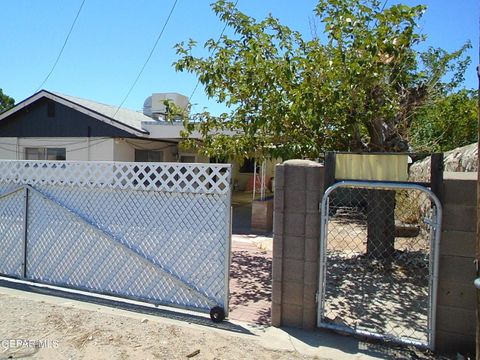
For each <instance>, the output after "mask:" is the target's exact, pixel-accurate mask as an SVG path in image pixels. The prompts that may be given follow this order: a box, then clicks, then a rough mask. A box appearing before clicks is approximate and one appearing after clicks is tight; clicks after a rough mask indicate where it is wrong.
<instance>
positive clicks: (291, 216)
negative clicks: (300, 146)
mask: <svg viewBox="0 0 480 360" xmlns="http://www.w3.org/2000/svg"><path fill="white" fill-rule="evenodd" d="M323 180H324V167H323V165H320V164H319V163H316V162H313V161H308V160H289V161H286V162H284V163H283V164H281V165H277V166H276V171H275V201H274V223H273V264H272V267H273V286H272V325H273V326H282V325H284V326H293V327H299V328H304V329H312V328H314V327H315V326H316V311H317V304H316V299H315V298H316V293H317V290H318V271H319V243H320V212H319V210H318V209H319V204H320V201H321V198H322V194H323Z"/></svg>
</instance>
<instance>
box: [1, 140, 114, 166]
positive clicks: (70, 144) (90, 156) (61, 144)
mask: <svg viewBox="0 0 480 360" xmlns="http://www.w3.org/2000/svg"><path fill="white" fill-rule="evenodd" d="M113 144H114V140H113V139H110V138H107V139H106V138H94V137H92V138H90V140H88V138H0V159H7V160H24V159H25V148H28V147H47V148H65V149H66V158H67V160H85V161H86V160H101V161H112V160H113Z"/></svg>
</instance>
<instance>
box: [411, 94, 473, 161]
mask: <svg viewBox="0 0 480 360" xmlns="http://www.w3.org/2000/svg"><path fill="white" fill-rule="evenodd" d="M477 126H478V120H477V94H476V92H475V91H473V90H461V91H458V92H455V93H452V94H448V95H445V96H444V97H440V98H439V99H438V100H437V101H435V102H434V103H432V104H430V105H427V106H425V107H423V108H422V109H421V110H420V111H419V112H418V114H417V115H416V116H415V117H414V119H413V121H412V125H411V128H410V141H411V144H412V146H413V148H414V149H415V150H416V151H423V152H445V151H449V150H452V149H455V148H457V147H460V146H465V145H468V144H472V143H474V142H476V141H477V136H478V132H477Z"/></svg>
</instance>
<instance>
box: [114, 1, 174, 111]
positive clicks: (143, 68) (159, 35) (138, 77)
mask: <svg viewBox="0 0 480 360" xmlns="http://www.w3.org/2000/svg"><path fill="white" fill-rule="evenodd" d="M177 2H178V0H175V1H174V2H173V5H172V8H171V9H170V13H169V14H168V16H167V19H166V20H165V23H164V24H163V27H162V30H161V31H160V34H158V36H157V40H155V43H154V44H153V47H152V50H150V54H148V57H147V59H146V60H145V62H144V63H143V66H142V68H141V69H140V71H139V72H138V75H137V77H136V78H135V81H134V82H133V84H132V86H130V89H129V90H128V92H127V95H125V97H124V98H123V100H122V102H121V103H120V105H118V108H117V110H116V111H115V114H113V118H114V119H115V116H116V115H117V113H118V111H119V110H120V108H121V107H122V106H123V104H124V103H125V101H127V99H128V97H129V96H130V93H131V92H132V90H133V88H134V87H135V85H136V84H137V81H138V79H140V76H141V75H142V73H143V70H145V67H146V66H147V64H148V62H149V61H150V58H151V57H152V55H153V52H154V51H155V48H156V47H157V44H158V42H159V41H160V38H161V37H162V35H163V32H164V30H165V28H166V27H167V25H168V22H169V21H170V17H171V16H172V13H173V10H175V6H177Z"/></svg>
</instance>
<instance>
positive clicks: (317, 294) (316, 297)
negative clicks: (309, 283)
mask: <svg viewBox="0 0 480 360" xmlns="http://www.w3.org/2000/svg"><path fill="white" fill-rule="evenodd" d="M319 296H320V294H319V293H318V291H317V292H316V293H315V303H317V304H318V297H319Z"/></svg>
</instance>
